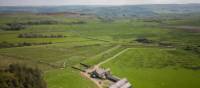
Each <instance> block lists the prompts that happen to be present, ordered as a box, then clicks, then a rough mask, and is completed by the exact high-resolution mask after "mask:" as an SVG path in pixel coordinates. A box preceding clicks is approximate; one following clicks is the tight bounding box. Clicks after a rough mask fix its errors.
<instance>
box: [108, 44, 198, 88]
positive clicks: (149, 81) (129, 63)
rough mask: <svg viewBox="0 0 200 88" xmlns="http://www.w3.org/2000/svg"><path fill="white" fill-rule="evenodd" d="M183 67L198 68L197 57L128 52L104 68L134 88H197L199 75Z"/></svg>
mask: <svg viewBox="0 0 200 88" xmlns="http://www.w3.org/2000/svg"><path fill="white" fill-rule="evenodd" d="M187 65H188V66H189V65H192V66H193V67H195V66H199V65H200V60H199V56H197V55H195V54H192V53H189V52H184V51H179V50H174V49H163V48H130V49H129V50H128V51H126V52H125V53H123V54H121V55H120V56H118V57H116V58H115V59H113V60H112V61H110V62H108V63H106V64H105V65H104V67H106V68H110V69H111V71H112V72H113V74H115V75H118V76H119V77H126V78H127V79H128V80H130V82H131V83H132V84H133V86H134V87H135V88H147V87H148V88H198V87H199V86H200V84H199V81H200V80H199V79H198V78H199V77H200V75H199V74H200V71H199V70H192V69H185V68H184V67H185V66H187Z"/></svg>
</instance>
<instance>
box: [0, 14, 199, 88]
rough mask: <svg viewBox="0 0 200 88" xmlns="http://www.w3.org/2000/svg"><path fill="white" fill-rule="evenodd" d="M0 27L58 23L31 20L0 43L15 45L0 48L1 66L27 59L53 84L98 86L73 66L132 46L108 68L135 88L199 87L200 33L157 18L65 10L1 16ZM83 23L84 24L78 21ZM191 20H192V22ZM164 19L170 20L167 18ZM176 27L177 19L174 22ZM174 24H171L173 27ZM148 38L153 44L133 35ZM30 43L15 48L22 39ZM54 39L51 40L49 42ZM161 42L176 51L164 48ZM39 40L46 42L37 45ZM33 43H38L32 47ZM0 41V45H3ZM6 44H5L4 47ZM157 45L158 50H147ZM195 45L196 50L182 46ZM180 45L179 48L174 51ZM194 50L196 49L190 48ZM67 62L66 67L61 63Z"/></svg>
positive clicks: (0, 34)
mask: <svg viewBox="0 0 200 88" xmlns="http://www.w3.org/2000/svg"><path fill="white" fill-rule="evenodd" d="M0 15H1V16H0V28H1V27H2V26H5V25H6V24H8V23H15V22H19V23H20V22H21V23H27V22H32V21H41V20H48V21H49V20H50V21H56V22H58V23H56V24H31V25H28V26H27V27H26V28H24V29H21V30H13V31H10V30H3V29H0V43H5V42H6V44H7V43H10V44H11V45H13V46H12V47H2V48H0V67H6V66H8V65H9V64H10V63H23V64H27V65H29V66H33V67H38V68H40V69H41V70H42V71H43V72H44V76H45V80H46V81H47V84H48V87H49V88H96V86H95V84H93V83H92V82H91V81H89V80H87V79H85V78H84V77H82V76H81V75H80V74H79V71H76V70H73V69H71V66H76V65H77V64H79V63H80V62H82V63H86V64H90V65H95V64H98V63H100V62H101V61H103V60H106V59H108V58H110V57H112V56H114V55H115V54H117V53H119V52H120V51H122V50H124V49H126V48H127V47H128V48H133V49H130V50H129V51H127V52H125V53H123V54H122V55H120V56H119V57H117V58H115V59H113V60H112V61H111V62H108V63H106V64H105V67H109V68H111V70H112V72H113V73H114V74H116V75H118V76H120V77H126V78H128V79H129V80H130V81H131V83H132V84H133V85H134V86H135V88H147V87H148V88H167V87H168V88H169V87H171V88H177V86H178V87H179V88H180V87H182V88H197V87H199V86H200V85H199V84H198V82H199V81H200V80H199V79H197V78H198V77H199V73H200V72H199V70H192V69H194V68H198V66H199V65H200V60H199V58H200V57H199V55H198V52H197V51H195V50H196V47H199V44H200V38H199V37H200V32H196V31H191V30H181V29H175V28H166V27H163V26H162V25H160V24H159V23H157V22H145V21H141V20H136V19H115V20H113V21H109V22H104V21H102V20H101V19H98V18H97V17H93V16H92V17H90V16H89V17H81V16H80V17H68V16H65V15H63V14H56V15H38V14H28V13H27V14H9V15H2V14H0ZM76 22H83V24H76ZM188 22H189V21H188ZM166 23H171V24H173V22H171V21H167V22H166ZM174 25H175V23H174ZM174 25H173V26H174ZM24 33H27V34H30V33H34V34H42V35H63V36H66V37H63V38H19V37H18V36H19V35H20V34H24ZM138 38H147V39H149V40H152V41H153V43H151V44H143V43H138V42H136V41H135V39H138ZM24 42H25V43H31V44H33V45H30V46H16V45H17V44H21V43H24ZM49 42H50V43H49ZM160 42H167V43H170V44H172V45H171V46H173V47H174V48H173V49H171V48H170V49H166V48H160V47H162V46H159V43H160ZM40 43H48V44H43V45H37V44H40ZM34 44H35V45H34ZM0 45H1V44H0ZM1 46H2V45H1ZM148 46H154V48H148ZM186 46H195V49H194V50H188V51H186V50H183V48H185V47H186ZM176 49H177V50H176ZM192 49H193V48H192ZM64 63H65V64H66V67H65V68H64V69H60V68H61V67H63V64H64Z"/></svg>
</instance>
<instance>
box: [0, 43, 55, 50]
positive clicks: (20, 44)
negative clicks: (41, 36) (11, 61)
mask: <svg viewBox="0 0 200 88" xmlns="http://www.w3.org/2000/svg"><path fill="white" fill-rule="evenodd" d="M47 44H52V42H41V43H30V42H21V43H9V42H6V41H3V42H0V49H1V48H12V47H23V46H33V45H47Z"/></svg>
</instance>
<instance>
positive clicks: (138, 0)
mask: <svg viewBox="0 0 200 88" xmlns="http://www.w3.org/2000/svg"><path fill="white" fill-rule="evenodd" d="M187 3H200V0H0V6H43V5H127V4H128V5H130V4H187Z"/></svg>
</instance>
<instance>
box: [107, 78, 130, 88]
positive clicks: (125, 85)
mask: <svg viewBox="0 0 200 88" xmlns="http://www.w3.org/2000/svg"><path fill="white" fill-rule="evenodd" d="M109 88H132V85H131V84H130V83H129V82H128V80H127V79H125V78H124V79H121V80H119V81H118V82H116V83H114V84H113V85H111V86H110V87H109Z"/></svg>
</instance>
